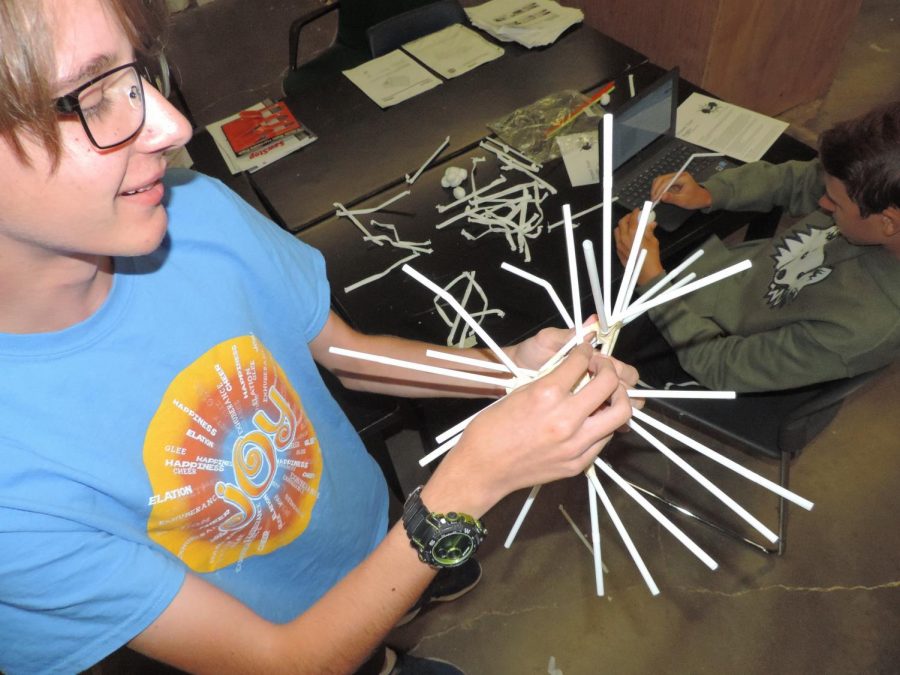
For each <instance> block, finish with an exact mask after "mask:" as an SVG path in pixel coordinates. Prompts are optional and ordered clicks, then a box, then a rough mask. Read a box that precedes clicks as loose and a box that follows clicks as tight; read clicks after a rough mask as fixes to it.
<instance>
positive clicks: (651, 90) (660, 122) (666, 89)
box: [601, 68, 678, 170]
mask: <svg viewBox="0 0 900 675" xmlns="http://www.w3.org/2000/svg"><path fill="white" fill-rule="evenodd" d="M677 86H678V69H677V68H675V69H673V70H671V71H669V72H668V73H667V74H666V75H665V76H664V77H662V78H661V79H659V80H657V81H656V82H654V83H653V84H652V85H650V86H649V87H647V88H646V89H644V91H642V92H641V93H640V94H639V95H638V96H635V97H634V98H632V99H630V100H629V101H627V102H626V103H625V104H624V105H623V106H622V107H621V108H620V109H619V110H618V111H615V112H614V113H613V152H612V162H613V170H615V169H618V168H619V167H620V166H622V165H623V164H624V163H625V162H627V161H628V160H629V159H631V158H632V157H634V156H635V155H636V154H638V153H639V152H640V151H641V150H643V149H644V148H646V147H647V146H648V145H650V144H651V143H652V142H653V141H655V140H656V139H657V138H659V137H660V136H664V135H666V134H669V135H672V136H674V135H675V113H676V110H677V108H676V101H677V99H678V91H677V89H676V87H677ZM601 138H602V132H601Z"/></svg>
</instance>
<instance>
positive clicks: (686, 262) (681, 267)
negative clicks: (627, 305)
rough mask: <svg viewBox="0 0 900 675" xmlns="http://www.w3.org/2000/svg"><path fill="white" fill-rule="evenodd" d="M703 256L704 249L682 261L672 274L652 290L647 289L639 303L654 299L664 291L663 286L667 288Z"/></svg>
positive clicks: (657, 283)
mask: <svg viewBox="0 0 900 675" xmlns="http://www.w3.org/2000/svg"><path fill="white" fill-rule="evenodd" d="M702 255H703V249H702V248H700V249H697V250H696V251H694V252H693V253H691V255H689V256H688V257H687V258H685V259H684V260H682V261H681V264H679V265H678V266H677V267H675V269H673V270H672V271H671V272H669V273H668V274H666V275H665V276H664V277H663V278H662V279H660V280H659V281H657V282H656V283H655V284H653V286H651V287H650V288H648V289H647V292H646V293H644V294H643V295H642V296H641V297H640V298H639V299H638V301H637V302H645V301H646V300H649V299H650V298H652V297H653V296H654V295H656V294H657V292H659V291H660V290H661V289H662V287H663V286H665V285H666V284H668V283H669V282H670V281H672V279H674V278H675V277H677V276H678V275H679V274H681V273H682V272H683V271H684V270H685V269H686V268H687V267H688V265H691V264H693V263H694V262H695V261H696V260H697V258H699V257H700V256H702Z"/></svg>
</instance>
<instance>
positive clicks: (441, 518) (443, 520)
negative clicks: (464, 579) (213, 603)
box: [403, 486, 487, 569]
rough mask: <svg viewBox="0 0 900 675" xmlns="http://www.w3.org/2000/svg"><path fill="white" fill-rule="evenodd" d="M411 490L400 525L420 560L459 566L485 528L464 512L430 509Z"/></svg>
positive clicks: (468, 556)
mask: <svg viewBox="0 0 900 675" xmlns="http://www.w3.org/2000/svg"><path fill="white" fill-rule="evenodd" d="M420 492H422V487H421V486H419V487H417V488H416V489H415V490H413V491H412V492H411V493H410V495H409V497H407V499H406V504H405V505H404V506H403V526H404V527H405V528H406V534H407V535H409V543H410V546H412V547H413V548H414V549H416V552H418V554H419V560H421V561H422V562H424V563H426V564H427V565H430V566H431V567H434V568H436V569H441V568H444V567H458V566H459V565H462V564H463V563H464V562H466V560H468V559H469V558H471V557H472V554H473V553H475V550H476V549H477V548H478V546H479V545H480V544H481V542H482V540H484V536H485V535H486V534H487V530H486V529H484V525H482V523H481V521H480V520H478V519H477V518H473V517H472V516H469V515H466V514H465V513H455V512H453V511H451V512H449V513H446V514H445V513H432V512H431V511H429V510H428V507H426V506H425V504H424V503H422V497H421V496H420V495H419V493H420Z"/></svg>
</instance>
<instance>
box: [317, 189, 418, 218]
mask: <svg viewBox="0 0 900 675" xmlns="http://www.w3.org/2000/svg"><path fill="white" fill-rule="evenodd" d="M409 192H410V191H409V190H404V191H403V192H400V193H398V194H395V195H394V196H393V197H391V198H390V199H388V200H387V201H385V202H382V203H381V204H379V205H378V206H373V207H372V208H370V209H348V208H347V207H346V206H344V205H343V204H339V203H337V202H335V204H334V206H335V208H336V209H337V213H338V215H343V214H345V213H349V214H352V215H354V216H363V215H366V214H367V213H375V212H376V211H381V210H382V209H383V208H384V207H385V206H389V205H391V204H393V203H394V202H395V201H397V200H398V199H402V198H403V197H405V196H406V195H408V194H409Z"/></svg>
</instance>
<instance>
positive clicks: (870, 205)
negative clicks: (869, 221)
mask: <svg viewBox="0 0 900 675" xmlns="http://www.w3.org/2000/svg"><path fill="white" fill-rule="evenodd" d="M819 156H820V158H821V161H822V166H823V168H824V169H825V173H827V174H829V175H830V176H834V177H835V178H837V179H838V180H840V181H841V182H842V183H843V184H844V187H846V188H847V194H848V195H849V196H850V199H852V200H853V201H854V203H855V204H856V205H857V206H858V207H859V212H860V215H862V216H863V217H866V216H869V215H871V214H873V213H881V212H882V211H884V210H885V209H887V208H888V207H891V206H895V207H900V101H895V102H893V103H888V104H887V105H883V106H880V107H878V108H875V109H874V110H872V111H870V112H868V113H866V114H865V115H862V116H861V117H857V118H856V119H852V120H848V121H846V122H841V123H839V124H836V125H835V126H834V127H832V128H831V129H829V130H828V131H826V132H824V133H823V134H822V136H821V138H820V139H819Z"/></svg>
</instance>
